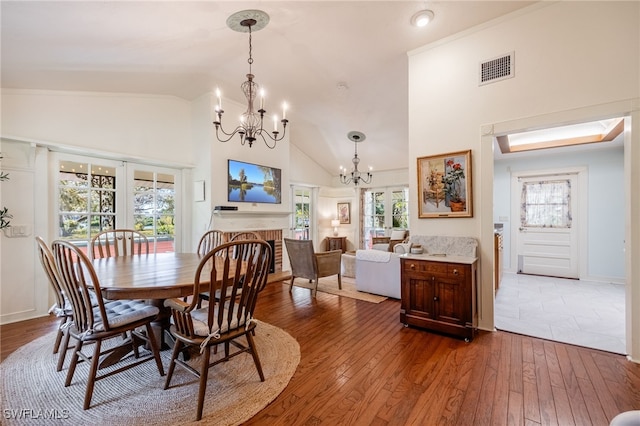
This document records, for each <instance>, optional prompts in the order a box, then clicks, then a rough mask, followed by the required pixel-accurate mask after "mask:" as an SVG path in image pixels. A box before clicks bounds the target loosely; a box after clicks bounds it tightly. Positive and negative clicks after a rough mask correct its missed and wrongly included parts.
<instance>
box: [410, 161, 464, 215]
mask: <svg viewBox="0 0 640 426" xmlns="http://www.w3.org/2000/svg"><path fill="white" fill-rule="evenodd" d="M471 195H472V189H471V150H467V151H458V152H451V153H448V154H441V155H432V156H428V157H420V158H418V200H419V202H418V217H420V218H434V217H437V218H441V217H472V216H473V203H472V200H471Z"/></svg>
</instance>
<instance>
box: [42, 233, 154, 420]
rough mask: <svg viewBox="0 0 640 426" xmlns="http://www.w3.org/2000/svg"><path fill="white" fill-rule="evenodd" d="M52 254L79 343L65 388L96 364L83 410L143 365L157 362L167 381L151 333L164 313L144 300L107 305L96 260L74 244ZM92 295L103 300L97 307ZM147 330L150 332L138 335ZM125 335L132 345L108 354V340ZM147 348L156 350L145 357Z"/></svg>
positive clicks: (55, 247)
mask: <svg viewBox="0 0 640 426" xmlns="http://www.w3.org/2000/svg"><path fill="white" fill-rule="evenodd" d="M52 253H53V258H54V260H55V265H56V268H57V270H58V275H59V277H60V282H61V283H62V287H63V290H64V292H65V294H66V295H67V299H68V300H69V302H70V303H71V308H72V315H73V320H72V322H71V323H70V324H71V326H70V327H68V333H69V335H70V337H71V338H73V339H75V342H76V343H75V347H74V348H73V355H72V357H71V363H70V365H69V371H68V372H67V379H66V382H65V387H67V386H69V385H70V384H71V381H72V380H73V376H74V374H75V371H76V367H77V365H78V362H79V361H80V360H82V361H85V362H86V363H88V364H90V365H89V374H88V379H87V388H86V391H85V397H84V405H83V408H84V409H85V410H86V409H88V408H89V407H90V405H91V398H92V395H93V389H94V386H95V383H96V382H97V381H98V380H101V379H104V378H107V377H109V376H111V375H113V374H116V373H119V372H121V371H125V370H128V369H130V368H133V367H135V366H137V365H139V364H142V363H143V362H147V361H151V360H155V362H156V365H157V367H158V372H159V373H160V376H164V368H163V366H162V361H161V359H160V352H159V349H158V344H157V342H156V338H155V335H154V333H153V330H152V328H151V321H152V320H154V319H155V318H156V316H157V315H158V313H159V312H160V310H159V309H158V308H157V307H155V306H151V305H148V304H146V303H144V301H141V300H113V301H106V300H104V299H103V298H102V293H101V289H100V282H99V280H98V277H97V275H96V272H95V270H94V269H93V265H92V264H91V260H89V258H88V257H87V255H86V254H84V253H83V252H82V251H81V250H80V249H79V248H78V247H76V246H75V245H73V244H71V243H70V242H68V241H62V240H56V241H54V242H53V244H52ZM91 291H93V292H94V294H95V296H96V299H97V300H96V302H97V304H96V306H95V307H94V306H93V305H92V298H91V296H90V294H91ZM142 327H144V329H145V331H141V330H138V329H139V328H142ZM123 334H125V335H126V336H127V338H126V339H123V340H122V341H121V342H118V343H117V344H114V345H110V346H109V347H108V348H107V349H104V350H103V349H102V344H103V342H104V341H105V340H107V339H111V338H117V337H120V336H122V335H123ZM85 343H92V344H93V353H92V354H88V353H84V352H83V351H82V349H83V347H84V345H85ZM144 344H146V345H148V346H147V347H148V348H150V353H149V354H146V355H142V354H141V353H140V349H139V347H140V346H142V345H144ZM132 351H133V354H134V357H135V359H134V360H126V361H125V358H126V357H125V358H121V357H122V356H125V355H127V354H129V353H130V352H132ZM141 355H142V356H141ZM120 363H122V365H120V366H119V367H118V368H117V369H115V370H107V371H106V372H103V373H102V374H100V375H99V374H98V370H99V369H102V368H105V367H109V366H111V365H115V364H120Z"/></svg>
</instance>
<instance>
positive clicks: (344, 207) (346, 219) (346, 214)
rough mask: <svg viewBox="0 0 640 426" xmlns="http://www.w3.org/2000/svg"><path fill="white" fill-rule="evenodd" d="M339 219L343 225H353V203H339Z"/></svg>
mask: <svg viewBox="0 0 640 426" xmlns="http://www.w3.org/2000/svg"><path fill="white" fill-rule="evenodd" d="M338 219H339V220H340V224H341V225H343V224H350V223H351V203H338Z"/></svg>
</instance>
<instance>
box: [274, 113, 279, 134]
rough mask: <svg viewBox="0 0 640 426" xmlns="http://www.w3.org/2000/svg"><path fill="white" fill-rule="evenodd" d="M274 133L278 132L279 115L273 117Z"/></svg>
mask: <svg viewBox="0 0 640 426" xmlns="http://www.w3.org/2000/svg"><path fill="white" fill-rule="evenodd" d="M273 131H274V132H277V131H278V116H277V115H274V116H273Z"/></svg>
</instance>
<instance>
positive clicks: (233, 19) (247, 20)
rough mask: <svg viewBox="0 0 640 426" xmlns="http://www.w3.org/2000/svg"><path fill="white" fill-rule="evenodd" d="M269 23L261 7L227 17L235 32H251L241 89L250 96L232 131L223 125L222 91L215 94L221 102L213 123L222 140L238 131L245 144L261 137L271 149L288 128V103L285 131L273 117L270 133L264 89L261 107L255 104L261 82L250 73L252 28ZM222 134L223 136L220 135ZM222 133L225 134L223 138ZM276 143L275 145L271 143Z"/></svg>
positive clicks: (256, 29) (284, 108)
mask: <svg viewBox="0 0 640 426" xmlns="http://www.w3.org/2000/svg"><path fill="white" fill-rule="evenodd" d="M268 23H269V15H267V14H266V13H265V12H263V11H261V10H243V11H240V12H236V13H234V14H233V15H231V16H230V17H229V18H228V19H227V26H228V27H229V28H231V29H232V30H234V31H238V32H245V33H246V32H248V33H249V59H248V60H247V62H248V63H249V74H247V81H245V82H244V83H242V85H241V86H240V88H241V89H242V92H243V93H244V96H245V97H246V98H247V110H246V111H245V112H244V113H242V115H241V116H240V125H239V126H238V127H236V128H235V129H234V130H233V131H232V132H227V131H225V130H224V129H223V127H222V114H223V113H224V110H223V109H222V95H221V93H220V90H216V96H217V98H218V103H217V105H216V107H215V115H214V120H213V124H214V125H215V126H216V137H217V138H218V140H219V141H220V142H228V141H230V140H231V138H233V137H234V136H235V135H236V134H237V135H239V136H240V143H241V144H242V145H244V144H245V142H246V143H248V144H249V147H251V146H252V145H253V142H254V141H255V140H256V139H257V138H258V137H261V138H262V140H263V141H264V143H265V144H266V145H267V147H269V148H270V149H273V148H275V147H276V142H278V141H281V140H282V139H283V138H284V135H285V134H286V131H287V123H288V122H289V120H287V118H286V110H287V105H286V104H283V105H282V120H280V123H282V134H280V132H279V131H278V117H277V116H276V115H274V116H273V131H271V134H270V133H269V131H268V130H265V129H264V127H263V124H264V115H265V114H266V113H267V111H266V110H265V109H264V90H263V91H261V92H260V109H259V110H257V111H256V110H255V109H254V103H255V101H256V95H257V94H258V90H259V87H258V83H256V82H254V81H253V78H254V75H253V73H252V72H251V65H252V64H253V57H252V56H251V50H252V46H251V31H252V29H253V31H259V30H261V29H263V28H264V27H266V26H267V24H268ZM221 134H222V135H221ZM221 136H222V137H221ZM270 142H273V145H269V143H270Z"/></svg>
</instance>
